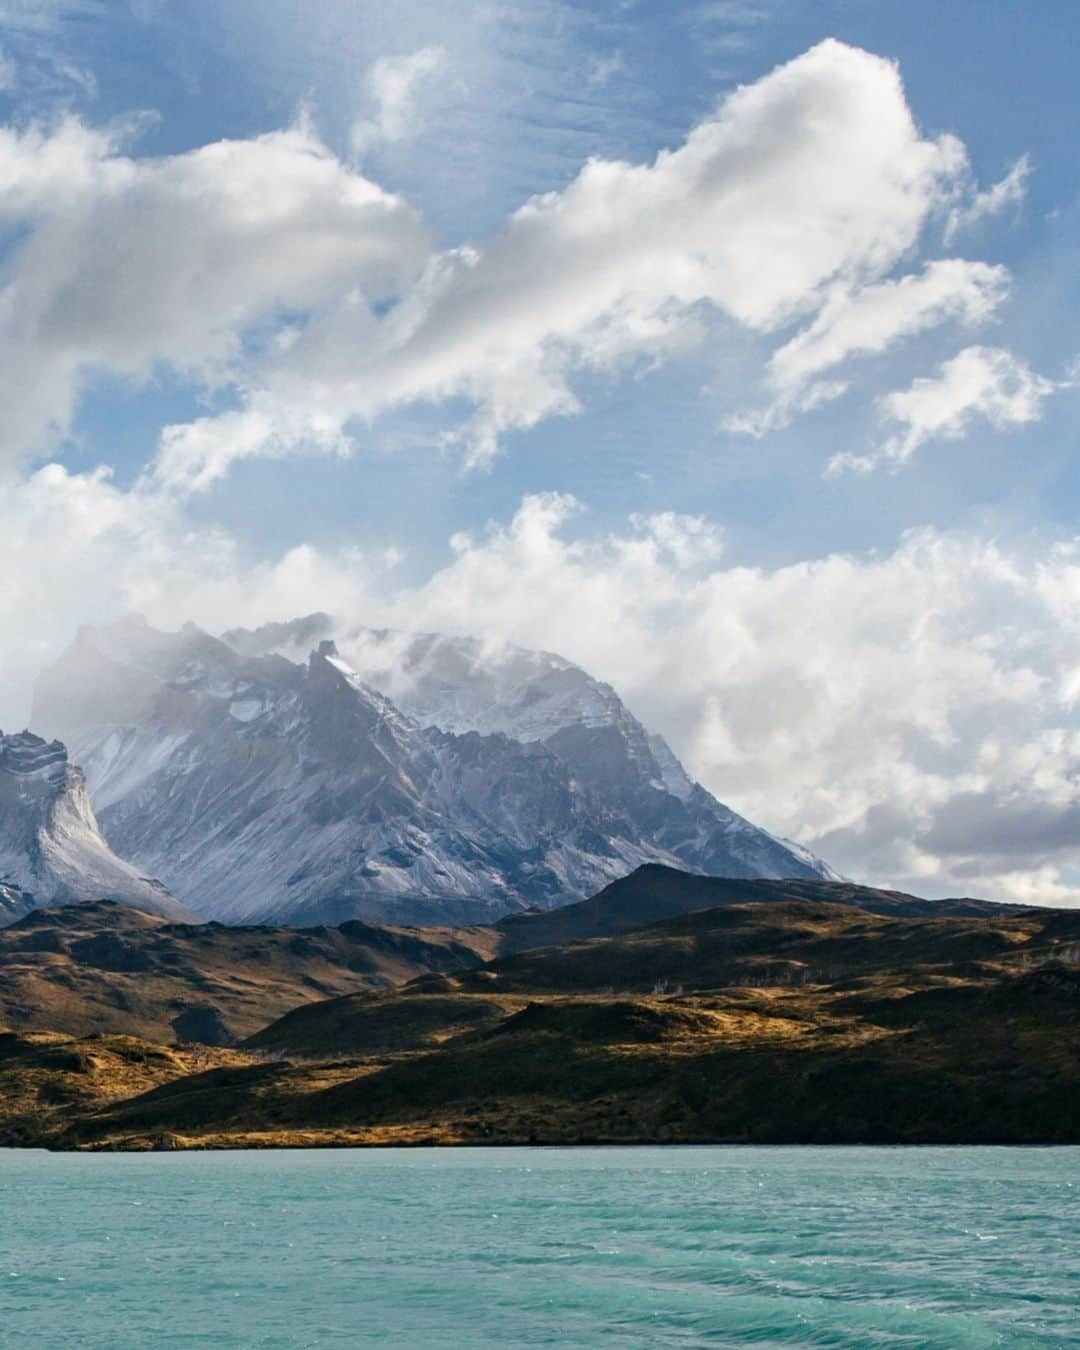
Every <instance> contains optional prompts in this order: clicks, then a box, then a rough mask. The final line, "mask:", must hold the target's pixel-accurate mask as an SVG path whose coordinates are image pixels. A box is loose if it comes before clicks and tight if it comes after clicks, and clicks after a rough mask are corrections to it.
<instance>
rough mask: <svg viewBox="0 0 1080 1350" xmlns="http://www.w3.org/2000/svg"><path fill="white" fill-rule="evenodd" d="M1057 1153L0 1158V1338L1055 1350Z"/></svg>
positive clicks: (1079, 1302) (1076, 1288) (1063, 1241)
mask: <svg viewBox="0 0 1080 1350" xmlns="http://www.w3.org/2000/svg"><path fill="white" fill-rule="evenodd" d="M1078 1310H1080V1149H1075V1148H1074V1149H1066V1148H1062V1149H1055V1148H1048V1149H996V1148H960V1149H936V1148H928V1149H870V1148H836V1149H824V1148H822V1149H816V1148H684V1149H661V1148H634V1149H609V1148H574V1149H486V1148H478V1149H461V1150H435V1149H413V1150H407V1149H393V1150H383V1151H359V1150H353V1151H350V1150H336V1149H335V1150H326V1151H310V1152H308V1151H304V1152H265V1153H257V1152H252V1153H176V1154H139V1155H131V1156H124V1155H117V1154H101V1155H92V1156H87V1155H70V1154H46V1153H39V1152H15V1151H4V1150H0V1345H3V1347H4V1350H7V1347H12V1346H28V1347H34V1348H35V1350H38V1348H39V1347H45V1348H48V1347H52V1346H72V1347H75V1346H78V1347H103V1348H104V1347H108V1350H117V1348H118V1347H127V1346H155V1347H156V1346H166V1347H168V1346H230V1347H232V1346H236V1347H239V1346H243V1347H247V1346H280V1347H293V1346H309V1345H310V1346H335V1347H336V1346H356V1345H367V1344H371V1345H375V1344H379V1345H384V1346H401V1347H404V1346H409V1347H413V1346H415V1347H431V1346H450V1347H473V1346H483V1347H486V1346H500V1347H513V1346H560V1347H581V1348H582V1350H584V1348H585V1347H589V1348H590V1350H591V1348H592V1347H596V1346H600V1347H608V1346H612V1347H614V1346H627V1347H629V1346H634V1347H638V1346H683V1347H685V1346H697V1345H709V1346H727V1345H730V1346H829V1347H859V1348H860V1350H861V1348H862V1347H868V1346H889V1347H899V1346H919V1347H936V1346H942V1347H953V1346H958V1347H966V1346H973V1347H974V1346H1041V1345H1047V1346H1062V1345H1080V1311H1078Z"/></svg>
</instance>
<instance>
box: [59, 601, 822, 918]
mask: <svg viewBox="0 0 1080 1350" xmlns="http://www.w3.org/2000/svg"><path fill="white" fill-rule="evenodd" d="M329 626H330V625H329V621H328V620H324V617H323V616H318V615H315V616H310V617H309V618H308V619H305V620H302V621H298V622H297V623H295V624H279V625H273V626H271V627H270V628H269V629H264V630H259V631H257V632H254V633H251V632H235V633H230V634H228V635H227V638H228V640H227V641H225V640H219V639H216V638H213V637H211V636H210V635H208V634H206V633H204V632H201V631H200V630H199V629H197V628H194V627H193V626H191V625H188V626H186V627H185V628H184V629H182V630H181V631H180V632H179V633H160V632H156V631H155V630H153V629H151V628H149V627H148V626H147V625H146V624H145V623H143V622H141V621H126V622H125V623H123V624H120V625H116V626H114V627H111V628H108V629H99V630H90V629H84V630H82V631H81V632H80V634H79V636H78V638H77V639H76V642H75V643H74V644H73V646H72V647H71V648H70V649H69V650H68V652H67V653H65V655H64V656H63V657H62V658H61V660H60V661H59V662H58V663H57V665H56V666H54V667H53V668H52V669H51V670H50V671H48V672H46V673H45V674H44V675H43V677H42V678H41V680H40V681H39V685H38V689H37V697H36V703H35V718H36V719H37V720H38V724H39V725H41V726H44V727H47V728H48V729H49V730H50V731H55V732H56V733H57V734H61V735H63V736H64V737H65V739H66V740H67V742H68V744H69V745H71V746H72V747H73V749H74V752H75V754H76V756H77V758H78V759H79V762H80V763H81V764H82V765H83V766H84V769H85V771H86V775H87V781H88V784H89V788H90V792H91V796H92V799H93V801H94V804H95V807H96V809H97V810H98V812H99V815H100V818H101V821H102V826H103V828H104V830H105V833H106V835H107V836H108V838H109V840H110V842H111V843H112V844H113V846H114V847H115V848H116V849H117V850H118V852H120V853H122V854H123V855H124V856H126V857H129V858H131V859H133V860H135V861H136V862H137V863H138V864H139V865H140V866H141V867H143V868H145V869H147V870H148V871H152V872H153V873H154V874H155V875H157V876H160V877H162V878H163V880H164V881H165V882H166V883H167V884H168V885H169V887H170V888H171V889H172V890H173V891H175V893H177V894H179V895H181V896H182V897H183V898H184V899H185V900H186V901H188V902H189V903H191V904H192V905H193V906H195V907H196V908H197V909H199V910H200V912H203V913H206V914H208V915H210V916H211V917H214V918H220V919H225V920H228V921H232V922H238V921H250V920H272V921H274V922H293V923H295V922H304V923H313V922H328V923H333V922H341V921H342V920H345V919H348V918H350V917H354V916H364V917H369V918H375V919H380V920H385V921H391V922H436V923H438V922H442V923H447V922H451V923H460V922H473V921H479V920H482V919H485V918H491V917H494V916H496V915H497V914H499V913H503V912H506V911H507V910H512V909H515V908H522V907H523V906H526V905H540V906H542V907H545V908H547V907H551V906H554V905H559V904H564V903H566V902H567V901H572V900H576V899H579V898H581V897H583V896H586V895H589V894H592V893H593V892H595V891H596V890H598V889H599V888H600V887H602V886H603V885H605V884H606V883H608V882H610V881H612V880H615V879H616V878H618V877H621V876H624V875H626V874H627V873H628V872H630V871H632V870H633V869H634V868H635V867H637V866H639V865H640V864H642V863H645V862H663V863H667V864H670V865H676V866H677V865H683V866H688V867H692V868H694V869H695V870H697V871H701V872H711V873H717V874H723V875H727V876H736V877H755V876H802V877H821V876H830V875H832V874H831V873H830V872H829V870H828V868H826V867H825V865H824V864H822V863H820V862H819V861H818V860H817V859H814V858H812V857H811V856H810V855H808V854H806V853H805V851H803V850H800V849H799V848H798V847H797V846H794V845H789V844H787V843H785V842H784V841H782V840H778V839H776V838H774V837H773V836H772V835H769V834H768V833H766V832H765V831H763V830H760V829H757V828H756V827H754V826H753V825H751V824H750V823H749V822H748V821H745V820H744V819H743V818H742V817H740V816H738V815H736V814H735V813H734V812H732V811H729V810H728V809H727V808H726V807H724V806H722V805H721V804H720V803H719V802H717V801H716V800H715V799H714V798H713V797H712V796H711V795H710V794H709V793H707V792H706V791H705V790H704V789H703V788H701V787H700V786H699V785H697V784H694V783H692V782H691V781H690V779H689V778H688V777H687V776H686V774H685V773H684V772H683V771H682V769H681V766H679V765H678V762H677V761H676V760H675V758H674V756H673V755H672V754H671V752H670V751H669V750H667V747H666V746H661V745H660V743H658V742H657V741H656V740H655V739H651V738H650V737H649V736H648V734H647V733H646V732H645V730H644V728H643V727H641V725H640V723H638V722H637V721H636V720H635V719H634V718H633V717H632V716H631V715H630V713H629V712H628V711H627V709H626V708H625V707H624V706H623V704H622V703H621V702H620V700H619V699H618V697H617V695H616V694H615V692H614V690H612V689H611V688H610V686H607V685H603V684H601V683H600V682H598V681H596V680H593V679H592V678H591V677H590V676H588V675H587V674H586V673H585V672H584V671H581V670H580V669H579V668H578V667H576V666H572V665H571V664H570V663H569V662H566V661H563V660H562V659H561V658H559V657H555V656H551V655H549V654H546V653H533V652H520V651H513V652H511V653H509V654H505V653H504V654H499V655H498V656H496V657H490V656H488V655H487V654H485V652H484V649H483V648H482V647H481V646H480V644H478V643H469V642H465V641H462V640H459V639H454V640H450V639H441V638H437V637H433V636H421V637H409V636H407V635H399V634H385V633H375V632H373V631H372V630H366V629H353V630H350V631H349V632H348V633H346V634H345V635H344V636H343V638H342V642H341V651H344V652H345V653H346V654H347V657H348V659H346V658H345V657H344V656H343V655H342V654H341V652H339V648H338V646H337V645H336V644H335V641H334V640H333V639H332V638H329V637H325V636H322V634H324V633H325V632H326V631H327V628H328V627H329ZM312 642H313V643H316V644H317V645H316V649H315V650H314V651H311V652H310V653H309V655H308V656H307V658H306V660H299V659H296V658H297V657H298V656H299V653H300V649H301V647H303V646H306V645H307V644H308V643H312ZM357 665H359V667H360V669H359V670H358V669H357ZM377 684H381V685H382V686H383V690H389V691H390V695H389V696H388V693H387V692H382V691H380V690H379V689H378V688H376V687H375V686H376V685H377Z"/></svg>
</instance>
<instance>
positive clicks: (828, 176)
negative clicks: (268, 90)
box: [0, 41, 996, 487]
mask: <svg viewBox="0 0 1080 1350" xmlns="http://www.w3.org/2000/svg"><path fill="white" fill-rule="evenodd" d="M421 58H422V59H421ZM410 62H411V64H408V65H407V66H406V67H400V68H399V67H390V66H387V67H384V68H382V71H381V74H380V76H379V81H380V89H381V91H382V92H381V96H380V97H381V98H382V105H381V106H382V107H383V108H384V111H385V112H386V116H387V118H389V121H388V122H387V126H388V127H390V128H391V129H392V130H393V129H394V128H398V129H400V128H401V127H402V126H403V125H404V122H403V121H395V119H396V118H401V119H405V118H406V116H407V108H408V104H409V98H410V95H409V91H410V90H412V89H413V88H414V86H415V84H416V81H417V80H418V79H419V78H420V77H421V74H422V72H423V71H424V70H429V69H430V68H431V67H432V65H433V63H434V62H435V57H434V56H433V55H432V54H431V53H430V52H429V51H428V49H422V50H421V51H420V52H418V53H414V57H413V58H410ZM793 127H798V128H800V132H799V134H798V135H797V136H796V135H792V134H791V129H792V128H793ZM395 134H396V131H395ZM0 170H2V176H0V181H2V182H3V183H4V187H3V189H2V190H0V215H2V216H4V217H5V218H6V219H7V220H8V221H9V223H10V225H11V227H12V228H15V229H18V230H20V231H22V232H23V242H21V243H20V244H19V245H18V247H16V248H15V249H14V251H13V253H12V254H11V256H10V257H9V258H8V260H7V264H6V269H5V285H4V289H3V291H2V292H0V370H2V372H3V373H2V375H0V397H2V398H3V399H4V401H5V403H6V404H7V407H8V424H7V426H6V428H5V435H4V444H3V446H2V448H0V450H2V453H5V454H7V455H8V456H11V455H12V454H13V453H24V452H26V451H27V450H29V449H36V448H38V447H39V446H40V444H41V443H42V441H43V438H45V437H47V435H48V434H49V432H50V430H51V432H52V433H53V434H63V432H64V431H65V430H66V428H67V427H68V425H69V424H70V419H71V416H72V411H73V408H74V405H75V400H76V398H77V395H78V391H79V389H80V387H81V385H82V383H83V382H84V381H85V380H86V379H87V378H88V372H94V371H107V372H111V373H113V374H120V375H123V376H128V377H131V378H134V379H145V378H146V377H147V376H148V375H149V374H150V372H151V371H152V369H153V367H154V364H155V363H156V362H165V363H169V364H171V365H172V366H174V367H179V368H181V369H182V370H183V371H184V372H185V373H186V374H187V375H188V376H189V377H190V378H191V379H192V380H194V381H195V382H196V383H199V382H201V383H203V384H204V385H205V386H207V387H208V388H210V389H219V388H221V387H223V386H225V387H231V389H232V391H233V393H234V395H235V398H234V402H235V403H238V404H239V409H236V408H234V409H233V410H232V411H230V412H229V413H227V414H226V415H225V420H224V421H223V423H222V424H221V426H220V427H219V428H217V430H216V431H215V428H214V427H213V426H212V425H211V424H210V422H209V421H208V420H207V419H200V425H199V426H198V427H197V428H195V429H192V430H191V431H190V433H188V434H186V435H185V433H183V432H181V431H176V430H170V432H169V433H168V436H167V437H166V440H165V443H164V445H163V447H162V461H161V464H160V465H159V473H162V474H167V473H168V472H169V465H170V463H171V462H173V461H174V460H175V457H176V456H175V446H176V445H177V443H186V444H188V445H191V444H194V443H195V442H198V443H200V444H203V445H206V446H208V447H211V449H210V459H211V460H212V462H213V468H212V469H209V470H208V471H205V472H204V471H203V470H202V469H200V468H199V467H198V466H197V465H194V464H193V462H192V460H191V457H190V455H185V456H184V457H183V458H184V467H183V477H182V485H186V486H187V487H198V486H205V485H206V484H208V483H209V482H211V481H213V479H214V477H215V475H217V474H219V473H220V472H222V471H224V470H225V469H226V468H227V466H228V462H229V454H228V449H227V445H226V442H227V440H228V433H231V430H232V429H233V428H234V426H235V418H236V415H237V411H239V412H240V413H247V414H250V420H249V421H248V422H246V423H245V426H246V427H247V429H248V430H250V429H251V428H252V427H253V426H254V425H255V423H256V422H258V421H262V423H263V424H264V425H265V426H266V427H267V435H266V436H265V438H264V441H263V445H262V447H261V448H260V446H259V445H258V444H257V443H256V441H255V440H253V439H247V440H245V442H244V449H243V453H244V454H246V455H251V454H257V453H270V454H283V453H287V452H288V451H289V450H290V449H303V448H306V447H308V446H309V445H310V444H311V441H312V437H311V435H310V428H311V427H312V425H313V423H315V422H318V424H319V427H320V431H319V435H318V436H316V437H315V441H316V442H317V443H318V444H322V443H324V442H330V443H333V444H334V445H339V444H340V443H341V442H342V438H343V437H344V436H345V435H346V433H347V430H348V426H349V423H350V422H354V421H356V420H358V419H359V420H361V421H367V420H370V419H372V418H374V417H377V416H378V415H379V414H380V413H382V412H385V411H387V410H388V409H392V408H395V407H400V406H402V405H404V404H409V403H415V402H445V401H448V400H465V402H466V403H471V404H472V405H473V407H474V410H475V411H474V413H473V415H472V417H470V418H469V419H468V420H467V421H466V423H465V425H463V426H461V427H459V428H458V430H457V431H456V432H455V433H454V438H456V439H457V440H458V441H460V442H461V443H462V444H463V445H464V446H465V450H466V455H467V457H468V458H469V459H470V461H472V462H483V461H485V460H486V459H488V458H490V457H491V455H492V454H494V453H495V451H496V449H497V447H498V444H499V439H500V436H501V435H502V433H504V432H505V431H508V430H510V429H514V428H527V427H530V426H533V425H535V424H536V423H537V422H538V421H540V420H541V419H543V418H547V417H550V416H552V415H556V414H568V413H572V412H574V411H576V410H577V408H578V400H577V395H576V393H575V390H574V376H575V375H576V374H577V373H578V372H583V371H588V370H596V369H616V368H619V367H620V366H623V365H625V364H626V363H628V362H635V361H646V362H651V363H655V362H657V361H659V360H661V359H662V358H664V357H665V356H670V355H671V354H672V353H673V352H675V351H678V350H679V349H680V348H682V347H684V346H685V345H686V344H687V343H688V342H693V341H695V340H697V339H698V338H700V336H701V334H702V333H703V332H705V331H707V327H708V322H707V321H708V316H709V315H712V316H714V318H716V317H718V318H720V319H722V320H725V321H727V322H730V323H733V324H735V325H738V326H742V327H743V328H745V329H749V330H751V331H755V332H760V333H769V332H773V331H775V330H777V329H779V328H781V327H782V326H784V325H786V324H789V323H791V322H792V321H793V320H796V319H798V318H800V317H801V316H807V317H810V318H811V320H812V316H813V315H814V314H816V313H817V312H818V311H819V310H820V308H821V307H822V305H828V304H829V303H830V302H831V303H832V304H833V305H836V304H837V301H836V297H837V295H839V294H846V295H847V296H848V297H849V303H850V304H851V305H854V306H860V305H862V306H863V308H864V309H865V308H867V307H868V306H869V305H870V303H871V302H870V301H867V302H865V303H864V302H863V301H862V300H861V298H860V293H861V291H862V290H863V289H864V288H865V287H866V286H867V285H875V284H878V283H879V282H880V279H881V277H882V275H883V274H884V273H886V272H887V271H888V270H889V269H890V268H891V267H892V266H893V265H894V264H895V263H896V262H897V260H898V259H900V258H901V257H902V256H903V255H905V254H906V253H907V252H908V251H909V250H910V249H911V248H912V247H913V246H914V245H915V243H916V242H917V239H918V237H919V234H920V231H921V229H922V227H923V225H924V223H925V221H926V220H927V219H928V217H929V216H930V215H931V214H932V213H933V212H934V211H936V210H939V209H943V204H944V203H945V202H946V201H948V200H949V199H951V197H952V195H953V192H954V184H955V181H956V180H957V178H958V176H961V175H962V174H963V173H965V172H966V167H965V160H964V155H963V150H962V147H961V146H960V145H959V143H958V142H956V141H955V140H953V139H952V138H950V137H943V138H940V139H938V140H928V139H925V138H923V137H922V136H921V135H920V133H919V132H918V129H917V128H916V126H915V123H914V121H913V119H912V117H911V113H910V111H909V110H908V107H907V104H906V102H905V100H904V95H903V89H902V86H901V83H900V78H899V75H898V73H897V70H896V68H895V67H894V66H893V65H891V64H890V63H888V62H886V61H883V60H881V59H880V58H878V57H875V56H871V55H869V54H868V53H866V52H861V51H858V50H855V49H853V48H850V47H846V46H844V45H842V44H840V43H838V42H834V41H829V42H825V43H822V44H821V45H820V46H818V47H815V48H814V49H812V50H811V51H809V52H807V53H806V54H805V55H803V56H801V57H799V58H797V59H796V60H794V61H792V62H790V63H788V64H787V65H786V66H782V67H780V68H778V69H777V70H775V71H773V72H772V73H771V74H770V75H768V76H766V77H765V78H763V79H761V80H759V81H757V82H756V83H755V84H752V85H748V86H745V87H743V88H741V89H738V90H737V91H736V92H735V93H733V94H732V95H730V96H729V97H728V98H727V99H726V100H725V101H724V102H723V103H722V104H721V106H720V107H719V109H718V110H717V112H716V114H715V115H714V116H712V117H710V118H709V119H708V120H706V121H704V122H702V123H701V124H700V125H698V126H697V127H696V128H694V130H693V131H692V132H691V133H690V135H689V136H688V137H687V139H686V141H685V142H684V143H683V144H682V145H681V146H679V147H678V148H676V149H674V150H671V151H664V152H662V153H661V154H660V155H659V156H658V157H657V159H656V160H655V162H653V163H652V164H628V163H622V162H614V161H607V160H601V159H594V160H592V161H590V162H589V163H588V164H587V165H586V166H585V167H584V168H583V169H582V170H581V172H580V173H579V174H578V176H577V177H576V178H575V179H574V180H573V181H572V182H571V183H570V184H569V185H568V186H567V187H566V188H565V189H563V190H562V191H560V192H552V193H547V194H544V195H542V196H539V197H536V198H533V199H532V200H530V201H529V202H527V203H526V204H525V205H524V206H523V207H521V208H520V209H519V210H518V211H516V212H515V213H514V214H513V215H512V216H511V217H510V219H509V220H508V221H507V223H506V224H505V226H504V228H503V229H502V230H501V231H500V232H499V233H497V234H496V235H495V236H494V237H493V238H492V239H490V240H489V241H488V242H487V243H486V244H484V245H482V246H479V247H463V248H457V249H453V250H450V251H448V252H444V253H441V254H439V253H434V252H432V250H431V247H430V243H429V241H428V239H427V237H426V235H425V232H424V229H423V227H422V225H421V223H420V222H419V220H418V219H417V217H416V216H415V214H414V213H413V212H412V211H411V210H410V209H409V207H408V206H407V204H405V203H404V202H403V201H402V200H401V199H400V198H398V197H395V196H392V195H391V194H388V193H386V192H384V191H383V190H381V189H380V188H379V187H377V186H376V185H375V184H374V183H372V182H370V181H369V180H367V179H365V178H364V177H362V176H361V175H360V174H358V173H356V172H354V171H352V170H350V169H349V168H348V167H347V166H346V165H344V164H343V163H342V162H341V161H339V160H338V159H336V158H335V156H334V155H332V154H331V153H330V152H329V151H328V150H327V148H326V147H325V145H323V144H322V143H321V142H320V141H319V139H318V138H317V137H316V135H315V133H314V132H313V131H312V129H311V128H310V127H309V126H307V125H305V124H304V123H303V122H301V124H300V125H298V126H297V127H295V128H293V129H291V130H288V131H284V132H278V133H274V134H271V135H267V136H262V137H259V138H256V139H253V140H250V141H232V142H221V143H219V144H216V145H208V146H204V147H202V148H201V149H199V150H195V151H192V152H190V153H188V154H184V155H178V156H174V157H172V158H167V159H161V160H155V159H137V158H132V157H130V156H128V155H126V154H125V153H123V150H122V147H121V145H120V143H119V140H118V137H117V134H116V133H111V132H108V131H105V132H102V131H92V130H90V129H88V128H87V127H85V126H83V125H82V124H81V123H79V122H77V121H74V120H68V121H67V122H65V123H63V124H61V125H60V126H59V127H57V128H55V129H53V130H52V131H49V132H46V131H43V130H41V129H39V128H30V129H29V130H26V131H15V130H11V129H7V130H5V131H2V132H0ZM960 267H961V265H957V267H956V268H954V272H955V273H956V275H955V277H954V285H955V286H958V287H959V286H960V285H961V283H962V284H963V285H966V286H967V287H968V288H969V291H972V292H975V291H980V292H981V293H982V295H983V297H984V298H986V297H987V295H988V294H989V291H990V290H991V289H992V287H993V285H994V284H996V283H993V282H992V281H991V279H990V274H989V273H986V274H980V273H979V271H978V266H977V265H975V264H972V265H970V267H969V270H968V271H967V272H966V273H964V274H963V275H962V276H961V275H960ZM928 275H929V276H930V277H931V278H932V280H933V281H934V282H935V283H936V284H937V285H939V286H941V285H943V284H944V283H943V277H944V273H943V272H934V273H930V274H928ZM994 275H996V274H994ZM919 287H921V288H922V289H924V290H925V289H928V288H930V287H931V281H928V280H927V279H926V278H925V277H924V278H923V279H922V280H921V281H919V282H918V283H917V284H916V283H913V284H912V288H913V289H915V290H916V291H917V290H918V289H919ZM937 303H938V310H940V311H941V312H945V311H948V310H949V307H950V306H949V302H947V301H944V300H941V301H939V302H937ZM966 303H967V308H968V310H970V309H971V308H972V307H973V306H974V305H975V301H974V300H973V299H969V301H968V302H966ZM964 304H965V302H962V301H960V300H956V301H955V302H954V303H953V308H954V309H955V308H959V309H964ZM878 305H879V308H881V307H883V306H882V304H881V301H880V299H879V301H878ZM931 312H935V311H934V310H933V306H932V305H931V304H930V303H929V302H927V303H926V304H925V305H924V308H923V313H924V318H925V316H926V315H929V314H930V313H931ZM834 317H835V316H834ZM282 324H286V325H287V327H286V329H285V331H281V325H282ZM850 326H851V321H849V327H850ZM844 340H846V341H849V342H856V341H863V342H865V341H867V340H868V339H866V338H865V337H863V338H861V339H856V338H850V337H849V338H848V339H844ZM807 341H808V343H813V342H814V341H818V342H821V343H823V342H825V338H824V337H823V336H822V335H821V334H820V333H819V334H817V336H815V337H812V338H808V339H807ZM833 341H834V342H835V341H836V339H833ZM813 396H814V395H812V396H811V397H813ZM222 445H226V448H225V449H221V448H220V447H221V446H222ZM215 446H216V447H219V448H216V449H215V448H213V447H215Z"/></svg>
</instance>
